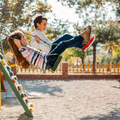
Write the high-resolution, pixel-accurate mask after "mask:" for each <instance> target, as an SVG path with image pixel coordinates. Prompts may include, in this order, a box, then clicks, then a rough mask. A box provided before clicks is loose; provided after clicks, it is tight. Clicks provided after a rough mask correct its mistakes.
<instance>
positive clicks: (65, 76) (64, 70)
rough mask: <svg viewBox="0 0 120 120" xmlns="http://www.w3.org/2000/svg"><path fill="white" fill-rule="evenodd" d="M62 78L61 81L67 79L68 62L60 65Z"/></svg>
mask: <svg viewBox="0 0 120 120" xmlns="http://www.w3.org/2000/svg"><path fill="white" fill-rule="evenodd" d="M62 78H63V79H67V78H68V62H64V63H62Z"/></svg>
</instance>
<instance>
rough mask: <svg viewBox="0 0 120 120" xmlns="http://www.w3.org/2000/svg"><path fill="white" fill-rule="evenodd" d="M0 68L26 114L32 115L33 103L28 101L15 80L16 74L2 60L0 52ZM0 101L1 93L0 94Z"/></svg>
mask: <svg viewBox="0 0 120 120" xmlns="http://www.w3.org/2000/svg"><path fill="white" fill-rule="evenodd" d="M0 69H1V72H2V73H3V75H4V76H5V78H6V80H7V81H8V83H9V85H10V86H11V88H12V90H13V91H14V93H15V95H16V97H17V98H18V100H19V102H20V103H21V105H22V106H23V108H24V110H25V112H26V114H27V116H28V117H33V112H34V111H33V104H31V103H30V102H29V100H28V97H27V95H26V94H25V93H24V92H23V87H22V85H20V84H19V83H18V81H17V76H15V75H14V73H13V72H12V71H11V68H10V66H8V65H7V63H6V62H5V61H4V59H3V55H2V54H0ZM0 90H1V89H0ZM0 94H1V91H0ZM0 101H1V95H0ZM0 106H1V102H0Z"/></svg>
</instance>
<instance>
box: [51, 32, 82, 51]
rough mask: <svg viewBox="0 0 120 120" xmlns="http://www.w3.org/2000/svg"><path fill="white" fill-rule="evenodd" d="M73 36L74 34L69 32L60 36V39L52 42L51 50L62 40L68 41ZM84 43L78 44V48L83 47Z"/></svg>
mask: <svg viewBox="0 0 120 120" xmlns="http://www.w3.org/2000/svg"><path fill="white" fill-rule="evenodd" d="M71 38H74V37H73V36H71V35H69V34H65V35H63V36H62V37H60V38H59V39H57V40H56V41H54V42H53V43H52V48H51V50H50V52H51V51H52V50H53V49H54V48H55V47H56V46H57V45H58V44H59V43H60V42H62V41H66V40H70V39H71ZM83 46H84V45H79V46H77V47H78V48H81V49H82V48H83Z"/></svg>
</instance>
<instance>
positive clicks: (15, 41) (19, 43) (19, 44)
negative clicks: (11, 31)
mask: <svg viewBox="0 0 120 120" xmlns="http://www.w3.org/2000/svg"><path fill="white" fill-rule="evenodd" d="M14 43H15V44H16V46H17V47H18V48H21V47H22V45H21V42H20V40H18V39H14Z"/></svg>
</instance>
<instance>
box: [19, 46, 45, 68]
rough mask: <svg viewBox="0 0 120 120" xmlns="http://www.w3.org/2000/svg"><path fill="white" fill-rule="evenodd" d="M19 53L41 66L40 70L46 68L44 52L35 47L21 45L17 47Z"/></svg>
mask: <svg viewBox="0 0 120 120" xmlns="http://www.w3.org/2000/svg"><path fill="white" fill-rule="evenodd" d="M19 51H20V52H21V54H22V55H23V57H24V58H26V60H27V61H28V62H30V63H31V64H33V65H35V66H37V67H39V68H41V69H42V70H45V68H46V63H47V59H46V54H45V53H42V52H40V51H38V50H36V49H35V48H32V47H30V46H26V47H25V46H23V47H21V48H20V49H19Z"/></svg>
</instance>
